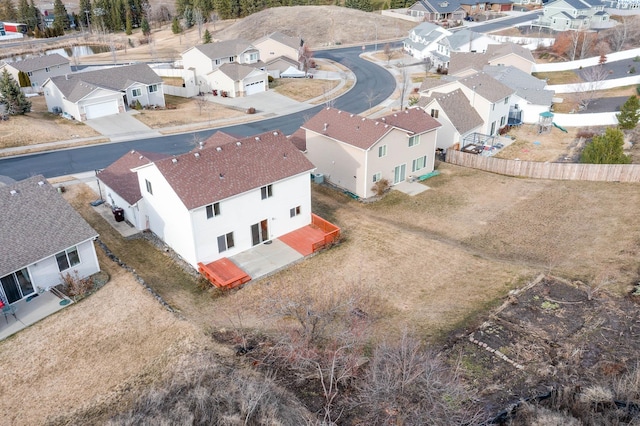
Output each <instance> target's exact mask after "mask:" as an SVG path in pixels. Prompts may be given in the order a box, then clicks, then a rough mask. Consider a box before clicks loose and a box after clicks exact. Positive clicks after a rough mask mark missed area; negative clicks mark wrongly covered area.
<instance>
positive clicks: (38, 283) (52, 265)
mask: <svg viewBox="0 0 640 426" xmlns="http://www.w3.org/2000/svg"><path fill="white" fill-rule="evenodd" d="M76 247H77V248H78V255H79V257H80V263H79V264H78V265H75V266H73V267H71V268H69V269H67V270H66V271H63V272H62V274H65V273H67V272H69V273H71V274H73V273H74V272H75V271H77V272H78V276H79V277H80V278H85V277H88V276H89V275H91V274H94V273H96V272H98V271H99V270H100V266H99V265H98V257H97V256H96V251H95V247H94V245H93V241H92V240H89V241H85V242H82V243H80V244H78V245H76ZM55 255H56V253H54V254H53V255H52V256H51V257H47V258H46V259H43V260H41V261H39V262H36V263H34V264H32V265H29V267H28V269H29V274H30V275H31V279H32V283H33V287H34V289H36V287H41V288H44V289H48V288H49V287H54V286H56V285H58V284H60V283H61V282H62V279H61V278H62V274H61V273H60V270H59V269H58V263H57V262H56V257H55ZM36 291H37V289H36Z"/></svg>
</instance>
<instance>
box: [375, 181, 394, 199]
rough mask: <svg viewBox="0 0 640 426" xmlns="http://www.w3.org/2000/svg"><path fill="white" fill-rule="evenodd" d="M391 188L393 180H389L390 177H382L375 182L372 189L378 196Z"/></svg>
mask: <svg viewBox="0 0 640 426" xmlns="http://www.w3.org/2000/svg"><path fill="white" fill-rule="evenodd" d="M389 188H391V182H389V179H387V178H382V179H380V180H379V181H377V182H376V183H374V184H373V188H371V190H372V191H373V192H375V194H376V196H377V197H380V196H381V195H383V194H384V193H385V192H387V191H388V190H389Z"/></svg>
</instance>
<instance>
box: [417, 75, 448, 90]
mask: <svg viewBox="0 0 640 426" xmlns="http://www.w3.org/2000/svg"><path fill="white" fill-rule="evenodd" d="M451 81H453V80H452V79H443V78H425V79H424V80H422V83H420V91H421V92H424V91H427V90H429V89H433V88H435V87H440V86H442V85H443V84H447V83H450V82H451Z"/></svg>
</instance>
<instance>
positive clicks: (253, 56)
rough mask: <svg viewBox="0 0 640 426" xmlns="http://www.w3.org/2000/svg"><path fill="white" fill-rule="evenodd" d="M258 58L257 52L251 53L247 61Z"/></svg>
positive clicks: (253, 60)
mask: <svg viewBox="0 0 640 426" xmlns="http://www.w3.org/2000/svg"><path fill="white" fill-rule="evenodd" d="M257 60H258V54H257V53H252V54H250V55H249V61H250V62H255V61H257Z"/></svg>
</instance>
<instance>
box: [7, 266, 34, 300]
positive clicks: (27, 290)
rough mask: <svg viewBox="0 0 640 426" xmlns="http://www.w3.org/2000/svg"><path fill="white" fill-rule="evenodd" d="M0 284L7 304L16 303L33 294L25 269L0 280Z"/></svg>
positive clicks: (27, 272)
mask: <svg viewBox="0 0 640 426" xmlns="http://www.w3.org/2000/svg"><path fill="white" fill-rule="evenodd" d="M0 284H1V285H2V291H3V293H4V295H5V297H6V298H7V302H8V303H14V302H17V301H18V300H20V299H22V298H24V297H27V296H28V295H30V294H32V293H33V292H34V291H33V285H32V284H31V277H29V271H27V269H26V268H25V269H21V270H19V271H17V272H14V273H13V274H9V275H5V276H4V277H2V278H0Z"/></svg>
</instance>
